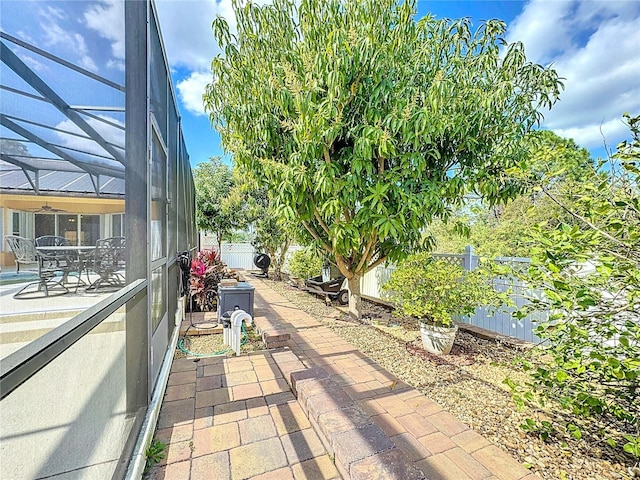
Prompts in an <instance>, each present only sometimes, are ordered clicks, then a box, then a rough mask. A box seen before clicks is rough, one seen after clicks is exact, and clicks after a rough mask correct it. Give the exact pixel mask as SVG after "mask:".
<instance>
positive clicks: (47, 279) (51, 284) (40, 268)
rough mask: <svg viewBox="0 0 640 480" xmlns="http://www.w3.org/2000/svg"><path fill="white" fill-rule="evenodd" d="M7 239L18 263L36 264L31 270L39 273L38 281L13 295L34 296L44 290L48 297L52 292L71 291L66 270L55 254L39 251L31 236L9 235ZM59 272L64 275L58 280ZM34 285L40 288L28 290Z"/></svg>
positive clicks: (20, 296)
mask: <svg viewBox="0 0 640 480" xmlns="http://www.w3.org/2000/svg"><path fill="white" fill-rule="evenodd" d="M6 239H7V243H8V244H9V247H10V248H11V251H12V252H13V254H14V255H15V257H16V265H18V264H19V263H21V264H23V265H28V264H31V265H34V268H32V269H30V270H29V271H31V272H32V273H36V274H37V275H38V281H36V282H31V283H28V284H27V285H25V286H24V287H23V288H22V289H20V290H19V291H18V292H16V293H15V294H14V295H13V297H14V298H24V297H26V296H27V295H29V296H32V295H33V294H34V293H39V292H43V293H44V295H45V296H47V297H48V296H49V295H51V294H52V292H57V294H58V295H61V294H64V293H68V292H69V290H68V289H67V287H65V286H64V280H65V277H64V275H65V270H64V268H62V267H61V266H60V262H59V260H58V259H57V258H56V257H55V256H50V255H44V254H42V253H40V252H38V250H36V246H35V243H34V241H33V240H31V239H30V238H24V237H19V236H17V235H8V236H7V237H6ZM58 274H61V275H62V277H61V279H60V280H56V278H57V276H58ZM33 285H37V286H38V288H37V289H36V290H33V291H27V289H28V288H29V287H31V286H33Z"/></svg>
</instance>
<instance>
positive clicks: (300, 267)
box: [288, 248, 322, 280]
mask: <svg viewBox="0 0 640 480" xmlns="http://www.w3.org/2000/svg"><path fill="white" fill-rule="evenodd" d="M288 270H289V273H290V274H291V275H292V276H294V277H298V278H301V279H303V280H306V279H308V278H311V277H315V276H317V275H320V273H321V272H322V258H321V257H320V255H318V254H317V253H316V252H315V251H313V250H310V249H307V248H305V249H304V250H297V251H295V252H293V254H292V255H291V259H290V260H289V265H288Z"/></svg>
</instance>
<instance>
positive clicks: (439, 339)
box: [382, 252, 499, 354]
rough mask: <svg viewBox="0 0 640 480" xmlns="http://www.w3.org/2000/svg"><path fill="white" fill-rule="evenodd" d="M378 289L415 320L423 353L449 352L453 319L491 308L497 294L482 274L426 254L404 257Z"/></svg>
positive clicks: (398, 309) (456, 327)
mask: <svg viewBox="0 0 640 480" xmlns="http://www.w3.org/2000/svg"><path fill="white" fill-rule="evenodd" d="M382 289H383V291H384V293H385V295H384V296H385V297H386V298H387V299H389V300H390V301H391V302H393V304H394V306H395V308H396V310H397V311H398V312H400V313H402V314H404V315H409V316H412V317H416V318H417V319H418V322H419V324H420V334H421V337H422V344H423V346H424V348H425V350H427V351H428V352H431V353H436V354H441V353H443V354H448V353H449V352H450V351H451V347H452V346H453V342H454V340H455V336H456V333H457V331H458V326H457V325H456V324H455V323H454V321H453V318H454V316H456V315H469V314H472V313H473V312H474V310H475V309H476V308H477V307H479V306H481V305H492V304H494V303H495V302H496V301H497V299H498V295H499V294H498V293H497V292H496V291H495V290H494V289H493V288H492V287H491V286H490V285H489V283H488V281H487V277H486V275H485V274H484V273H483V272H482V271H480V270H474V271H467V270H465V269H463V268H462V267H460V266H458V265H454V264H451V263H449V262H447V261H446V260H437V259H434V258H433V257H432V256H431V254H429V253H428V252H424V253H419V254H415V255H412V256H410V257H409V258H407V260H406V261H405V262H404V263H402V264H401V265H400V266H399V267H398V268H397V269H396V270H394V271H393V273H392V274H391V278H390V279H389V281H388V282H387V283H386V284H385V285H383V287H382Z"/></svg>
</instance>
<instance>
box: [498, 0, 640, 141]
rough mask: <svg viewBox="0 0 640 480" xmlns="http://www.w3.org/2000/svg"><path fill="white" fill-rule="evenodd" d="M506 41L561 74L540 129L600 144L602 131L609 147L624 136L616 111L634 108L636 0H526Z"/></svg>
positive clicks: (638, 84)
mask: <svg viewBox="0 0 640 480" xmlns="http://www.w3.org/2000/svg"><path fill="white" fill-rule="evenodd" d="M507 40H508V41H510V42H511V41H516V40H519V41H522V42H523V43H524V45H525V50H526V52H527V58H529V59H530V60H532V61H534V62H537V63H541V64H543V65H547V64H549V63H553V66H554V68H555V69H556V71H557V72H558V74H559V75H560V76H561V77H564V78H565V80H564V84H565V90H564V92H563V93H562V94H561V97H560V98H561V100H560V102H558V103H557V104H556V105H555V106H554V107H553V109H552V110H551V111H550V112H546V113H545V121H544V127H545V128H548V129H550V130H553V131H555V132H556V133H558V134H561V135H563V136H568V137H571V138H573V139H574V140H575V141H576V142H578V143H579V144H580V145H582V146H584V147H587V148H597V147H601V146H602V145H603V133H604V136H605V138H606V141H607V142H608V144H609V145H610V146H614V147H615V145H616V144H617V143H618V142H619V141H620V140H622V139H623V138H625V137H626V136H627V135H628V129H627V128H626V127H625V126H624V124H623V123H622V121H621V118H622V114H623V113H624V112H630V113H631V114H634V113H635V114H638V113H640V54H639V53H638V52H639V50H640V3H638V2H629V1H600V0H592V1H589V0H582V1H577V0H572V1H558V2H551V1H548V0H532V1H531V2H530V3H528V4H527V5H526V6H525V7H524V9H523V11H522V13H521V14H520V16H518V17H517V18H516V19H515V20H514V21H513V22H512V23H511V25H509V30H508V35H507ZM601 130H602V133H601Z"/></svg>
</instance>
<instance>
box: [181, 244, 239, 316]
mask: <svg viewBox="0 0 640 480" xmlns="http://www.w3.org/2000/svg"><path fill="white" fill-rule="evenodd" d="M223 278H236V279H237V275H236V274H235V272H234V271H233V270H229V269H228V268H227V266H226V265H225V264H224V263H223V262H222V261H221V260H220V255H219V254H218V253H217V252H216V251H215V250H201V251H200V252H198V256H197V257H196V258H195V259H193V260H192V261H191V275H190V278H189V287H190V288H189V293H190V295H191V299H192V300H194V301H195V306H194V305H192V307H191V308H194V307H195V309H194V310H192V311H198V310H199V311H201V312H206V311H214V310H215V308H216V301H217V300H216V295H217V293H218V284H219V283H220V280H222V279H223ZM190 303H192V302H190Z"/></svg>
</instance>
